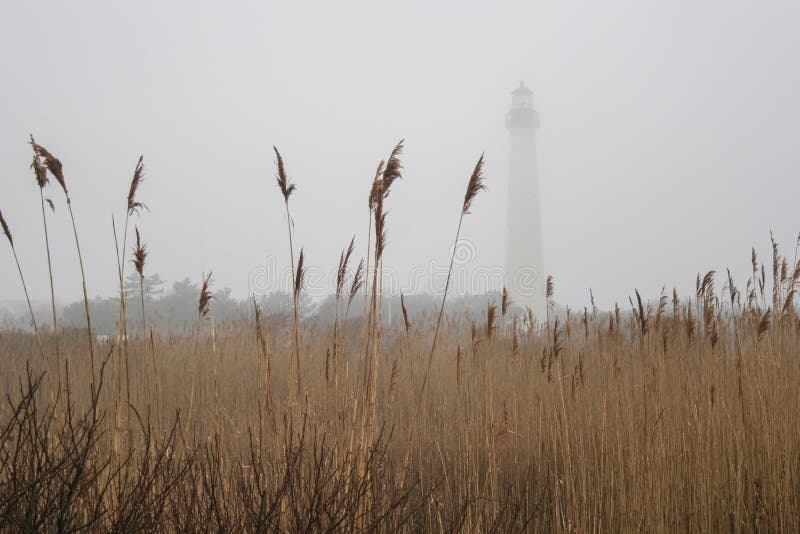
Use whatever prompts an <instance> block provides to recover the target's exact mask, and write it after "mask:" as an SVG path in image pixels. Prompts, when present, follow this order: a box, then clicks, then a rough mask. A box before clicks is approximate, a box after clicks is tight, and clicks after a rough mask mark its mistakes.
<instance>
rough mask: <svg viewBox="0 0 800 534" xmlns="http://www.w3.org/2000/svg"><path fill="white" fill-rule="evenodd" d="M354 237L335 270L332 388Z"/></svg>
mask: <svg viewBox="0 0 800 534" xmlns="http://www.w3.org/2000/svg"><path fill="white" fill-rule="evenodd" d="M355 241H356V238H355V236H353V238H352V239H351V240H350V245H349V246H348V247H347V249H345V250H342V253H341V254H340V255H339V267H338V268H337V270H336V299H335V301H334V306H335V311H334V319H333V385H334V388H336V386H337V385H338V371H339V339H338V334H339V304H340V300H341V298H342V293H343V292H344V282H345V279H346V278H347V266H348V265H349V263H350V257H351V256H352V255H353V246H354V245H355Z"/></svg>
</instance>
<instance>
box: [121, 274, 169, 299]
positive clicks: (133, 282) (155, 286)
mask: <svg viewBox="0 0 800 534" xmlns="http://www.w3.org/2000/svg"><path fill="white" fill-rule="evenodd" d="M165 283H166V282H164V280H162V279H161V276H159V274H158V273H153V274H152V275H150V276H145V277H144V299H145V300H155V299H157V298H159V297H160V296H161V295H162V294H163V293H164V284H165ZM123 287H124V288H125V297H126V298H129V299H133V298H136V299H138V298H139V287H140V284H139V275H138V274H137V273H136V272H132V273H129V274H128V276H127V277H126V278H125V285H124V286H123Z"/></svg>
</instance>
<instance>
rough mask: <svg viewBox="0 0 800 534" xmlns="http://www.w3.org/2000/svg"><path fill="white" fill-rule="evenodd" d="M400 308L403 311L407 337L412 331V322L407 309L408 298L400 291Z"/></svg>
mask: <svg viewBox="0 0 800 534" xmlns="http://www.w3.org/2000/svg"><path fill="white" fill-rule="evenodd" d="M400 310H401V311H402V312H403V325H404V326H405V327H406V338H407V337H408V334H409V332H410V331H411V323H410V322H409V320H408V310H406V300H405V298H404V297H403V294H402V293H400Z"/></svg>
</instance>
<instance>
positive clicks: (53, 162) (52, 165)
mask: <svg viewBox="0 0 800 534" xmlns="http://www.w3.org/2000/svg"><path fill="white" fill-rule="evenodd" d="M30 144H31V147H33V152H34V154H35V155H36V156H37V157H39V158H41V159H42V160H44V166H45V167H46V168H47V170H48V171H50V174H51V175H52V176H53V177H54V178H55V179H56V181H57V182H58V183H59V185H60V186H61V189H62V190H63V191H64V196H65V197H66V199H67V210H68V211H69V218H70V222H71V223H72V233H73V234H74V236H75V248H76V250H77V252H78V263H79V265H80V268H81V282H82V284H83V306H84V311H85V313H86V335H87V338H88V342H89V357H90V364H91V367H92V378H91V381H90V384H91V387H92V391H93V392H94V379H95V376H94V375H95V363H94V334H92V316H91V312H90V311H89V292H88V291H87V289H86V271H85V269H84V267H83V255H82V254H81V244H80V241H79V240H78V228H77V225H76V224H75V214H74V213H73V211H72V199H71V198H70V196H69V191H67V182H66V180H65V179H64V168H63V165H62V164H61V161H60V160H59V159H58V158H56V157H55V156H53V155H52V154H51V153H50V152H49V151H48V150H47V149H46V148H44V147H43V146H42V145H40V144H38V143H36V141H34V139H33V135H31V140H30ZM38 180H39V178H38V175H37V181H38Z"/></svg>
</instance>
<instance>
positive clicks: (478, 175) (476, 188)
mask: <svg viewBox="0 0 800 534" xmlns="http://www.w3.org/2000/svg"><path fill="white" fill-rule="evenodd" d="M483 164H484V159H483V154H481V157H480V158H479V159H478V163H476V164H475V168H474V169H473V171H472V174H471V175H470V178H469V182H468V183H467V192H466V193H465V194H464V203H463V205H462V206H461V214H460V215H459V218H458V227H457V228H456V237H455V240H454V241H453V250H452V252H451V254H450V267H449V268H448V270H447V280H446V281H445V285H444V294H443V295H442V304H441V306H439V313H438V315H437V318H436V327H435V328H434V331H433V341H432V343H431V351H430V355H429V356H428V363H427V365H426V367H425V373H424V374H423V376H422V386H421V387H420V391H419V394H418V396H417V402H416V407H415V409H414V416H413V417H412V419H411V427H410V429H409V432H408V439H407V445H406V453H405V459H404V460H403V470H402V472H401V474H400V480H401V483H400V486H401V487H403V484H404V483H405V476H406V470H407V468H408V464H409V461H410V460H411V444H412V442H413V440H414V434H415V432H416V427H417V422H418V420H419V414H420V411H421V410H422V398H423V395H424V393H425V387H426V386H427V384H428V375H429V374H430V370H431V365H432V364H433V355H434V354H435V352H436V343H437V341H438V339H439V329H440V328H441V325H442V316H443V315H444V306H445V303H446V301H447V292H448V290H449V289H450V277H451V276H452V274H453V263H454V261H455V254H456V249H457V245H458V239H459V237H460V236H461V225H462V223H463V222H464V216H465V215H467V214H469V213H470V211H469V210H470V208H471V207H472V202H473V200H475V197H476V196H477V194H478V193H479V192H480V191H484V190H486V186H485V185H484V183H483V180H484V178H483Z"/></svg>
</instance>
